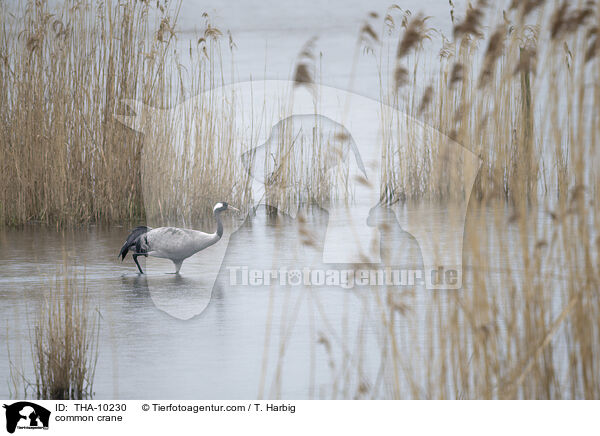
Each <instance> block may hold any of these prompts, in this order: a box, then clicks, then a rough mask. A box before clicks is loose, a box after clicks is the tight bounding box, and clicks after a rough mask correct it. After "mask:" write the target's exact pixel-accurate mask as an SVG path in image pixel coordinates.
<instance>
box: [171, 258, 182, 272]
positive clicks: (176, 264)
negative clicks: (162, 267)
mask: <svg viewBox="0 0 600 436" xmlns="http://www.w3.org/2000/svg"><path fill="white" fill-rule="evenodd" d="M173 263H174V264H175V274H179V270H180V269H181V265H182V264H183V260H174V261H173Z"/></svg>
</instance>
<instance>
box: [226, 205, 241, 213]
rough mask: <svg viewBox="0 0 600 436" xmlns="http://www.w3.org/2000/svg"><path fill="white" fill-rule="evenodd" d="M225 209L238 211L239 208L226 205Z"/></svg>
mask: <svg viewBox="0 0 600 436" xmlns="http://www.w3.org/2000/svg"><path fill="white" fill-rule="evenodd" d="M227 209H231V210H233V211H236V212H239V211H240V210H239V209H238V208H237V207H233V206H227Z"/></svg>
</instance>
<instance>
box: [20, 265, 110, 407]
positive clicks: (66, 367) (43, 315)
mask: <svg viewBox="0 0 600 436" xmlns="http://www.w3.org/2000/svg"><path fill="white" fill-rule="evenodd" d="M99 331H100V314H99V312H96V310H94V308H93V307H91V302H90V297H89V295H88V293H87V289H86V286H85V279H83V280H81V279H80V277H78V276H77V275H76V274H74V273H72V272H70V271H69V268H68V267H67V266H65V270H64V271H62V272H61V273H59V274H58V275H57V276H56V280H55V283H54V284H53V285H50V286H49V290H48V292H47V294H46V295H45V298H44V301H43V302H42V304H41V307H40V309H39V311H38V312H37V313H36V316H35V318H34V320H33V322H32V326H31V328H30V345H31V358H32V362H33V373H34V374H33V376H31V375H28V374H27V373H26V372H25V369H24V368H18V367H17V365H16V364H15V363H14V362H12V361H11V381H12V385H13V389H14V392H13V394H14V395H19V396H20V395H21V394H20V393H19V392H18V391H19V390H20V389H22V391H23V392H22V396H23V397H24V398H27V397H28V396H33V397H35V398H37V399H43V400H81V399H91V398H92V397H93V395H94V392H93V384H94V374H95V369H96V362H97V360H98V338H99ZM9 359H10V355H9Z"/></svg>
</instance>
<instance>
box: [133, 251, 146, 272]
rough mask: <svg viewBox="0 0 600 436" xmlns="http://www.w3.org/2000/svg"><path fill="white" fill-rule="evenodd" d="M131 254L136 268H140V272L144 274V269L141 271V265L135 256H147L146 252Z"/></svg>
mask: <svg viewBox="0 0 600 436" xmlns="http://www.w3.org/2000/svg"><path fill="white" fill-rule="evenodd" d="M132 256H133V261H134V262H135V264H136V265H137V267H138V269H139V270H140V274H144V271H142V267H141V266H140V264H139V262H138V260H137V258H138V256H144V257H148V256H147V255H146V254H132Z"/></svg>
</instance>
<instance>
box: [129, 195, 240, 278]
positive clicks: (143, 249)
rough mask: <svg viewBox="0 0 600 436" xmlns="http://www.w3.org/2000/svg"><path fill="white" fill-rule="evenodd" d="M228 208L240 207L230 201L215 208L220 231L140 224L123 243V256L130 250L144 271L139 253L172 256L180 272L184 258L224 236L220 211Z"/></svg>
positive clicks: (168, 257) (141, 254)
mask: <svg viewBox="0 0 600 436" xmlns="http://www.w3.org/2000/svg"><path fill="white" fill-rule="evenodd" d="M228 208H230V209H234V210H237V209H235V208H233V207H231V206H229V205H228V204H227V203H225V202H222V203H217V204H216V205H215V207H214V209H213V213H214V217H215V221H216V222H217V231H216V232H215V233H205V232H201V231H199V230H191V229H180V228H177V227H158V228H156V229H153V228H150V227H145V226H140V227H136V228H135V229H133V231H132V232H131V233H130V234H129V237H128V238H127V240H126V241H125V244H123V247H121V252H120V253H119V256H121V260H123V259H125V256H126V255H127V253H128V252H129V251H131V254H132V257H133V260H134V262H135V263H136V265H137V267H138V269H139V271H140V273H141V274H143V273H144V272H143V271H142V268H141V267H140V264H139V263H138V261H137V258H138V257H139V256H144V257H147V256H152V257H160V258H163V259H169V260H171V261H172V262H173V263H174V264H175V273H176V274H177V273H179V270H180V269H181V265H182V263H183V261H184V260H185V259H187V258H188V257H190V256H193V255H194V254H196V253H198V252H199V251H202V250H204V249H206V248H208V247H210V246H211V245H213V244H216V243H217V242H218V241H219V240H220V239H221V236H223V224H222V223H221V215H220V214H221V212H223V211H225V210H227V209H228Z"/></svg>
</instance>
